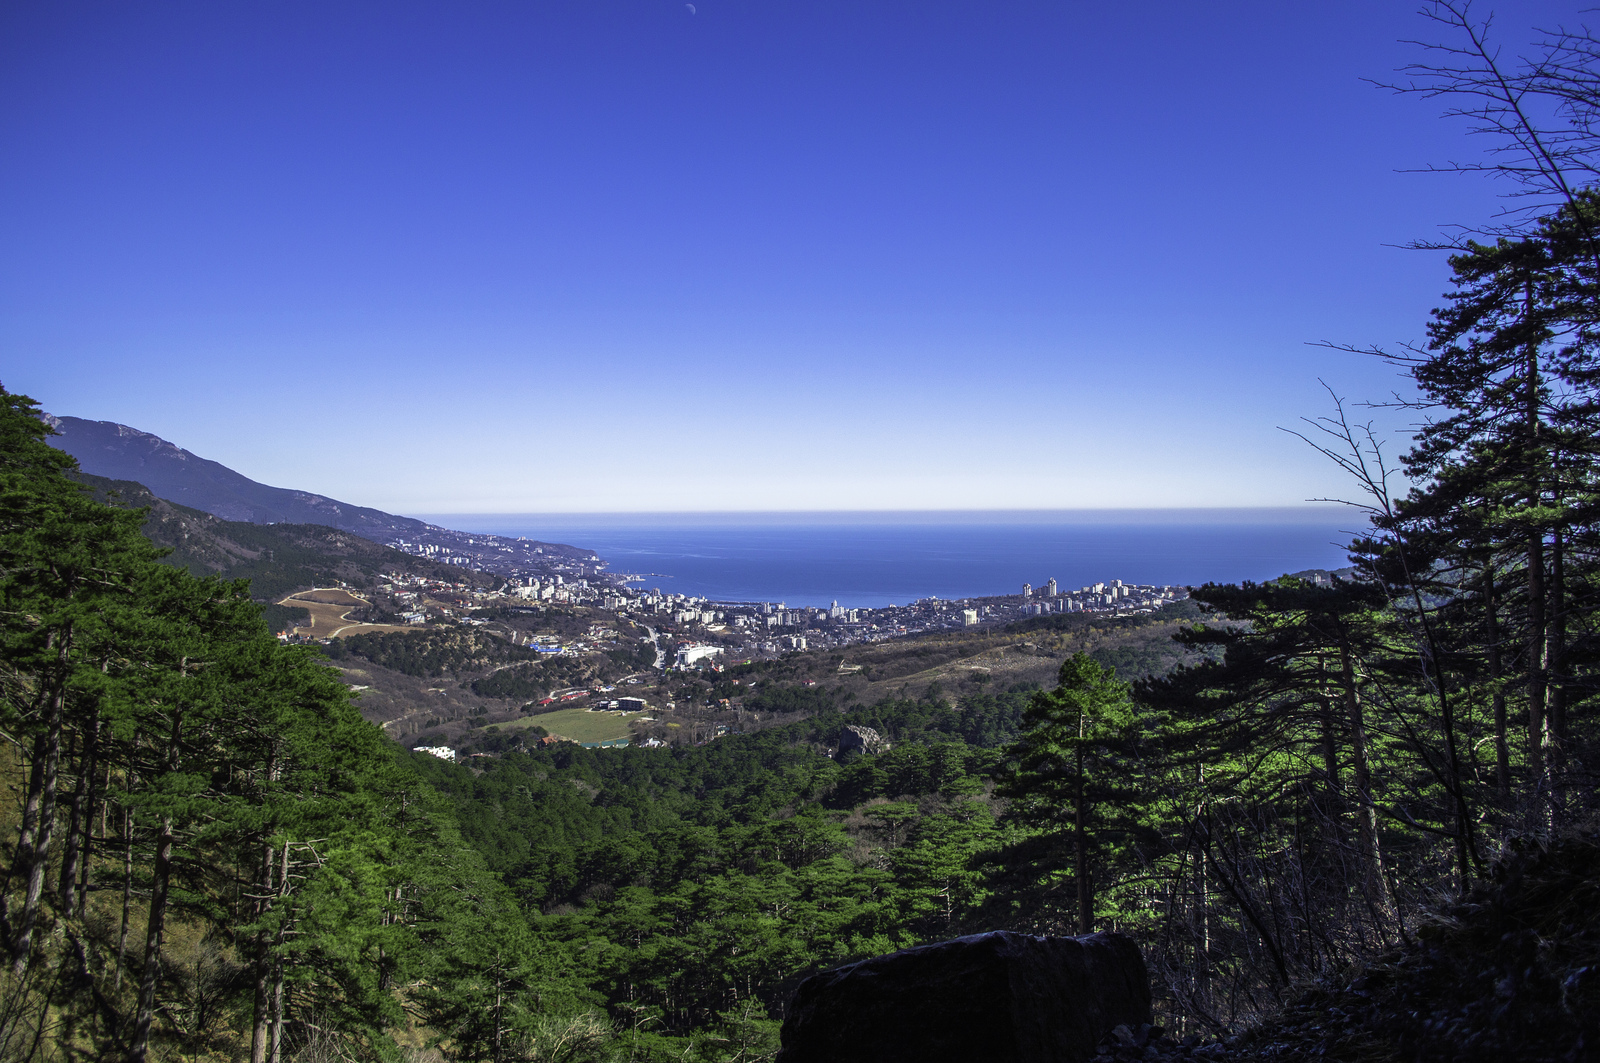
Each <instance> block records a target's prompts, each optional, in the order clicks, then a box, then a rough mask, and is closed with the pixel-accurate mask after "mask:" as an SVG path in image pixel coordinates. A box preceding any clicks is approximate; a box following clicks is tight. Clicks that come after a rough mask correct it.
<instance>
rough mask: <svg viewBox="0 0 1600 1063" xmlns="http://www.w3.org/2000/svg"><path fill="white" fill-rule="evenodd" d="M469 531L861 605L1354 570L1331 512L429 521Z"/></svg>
mask: <svg viewBox="0 0 1600 1063" xmlns="http://www.w3.org/2000/svg"><path fill="white" fill-rule="evenodd" d="M423 519H425V520H429V521H432V522H433V523H435V524H439V525H442V526H443V527H447V528H456V529H459V530H462V531H480V532H490V533H493V534H497V535H511V536H517V535H524V536H527V537H529V538H532V539H541V540H544V541H546V542H563V543H570V544H572V545H574V546H582V547H588V548H590V549H593V550H594V551H595V552H596V553H598V554H599V555H600V556H601V557H602V558H604V559H605V560H607V561H609V562H610V563H611V564H610V567H611V570H612V571H614V572H628V573H640V574H645V575H646V578H645V579H644V580H643V581H642V583H641V584H636V586H644V587H660V588H661V589H662V590H663V591H666V592H668V593H674V592H676V593H680V594H690V595H703V596H705V597H708V598H712V599H717V600H726V601H773V602H776V601H782V602H787V603H788V604H790V605H811V606H819V605H827V604H828V603H829V602H832V601H834V600H837V601H838V602H839V604H840V605H843V606H847V607H851V608H861V607H879V606H884V605H888V604H891V603H894V604H900V605H903V604H905V603H907V602H909V601H912V600H914V599H917V598H926V597H929V596H937V597H940V598H965V597H976V596H981V595H991V594H1015V593H1017V592H1018V591H1020V590H1021V589H1022V584H1023V583H1031V584H1033V585H1034V586H1035V587H1041V586H1043V585H1044V583H1045V581H1046V580H1049V579H1051V578H1052V577H1053V578H1054V579H1056V580H1057V581H1058V582H1059V584H1060V585H1061V586H1062V587H1063V588H1067V589H1073V590H1076V589H1077V588H1079V587H1082V586H1084V585H1086V584H1090V583H1096V582H1099V581H1101V580H1112V579H1121V580H1124V581H1126V582H1128V583H1154V584H1199V583H1204V582H1206V581H1208V580H1217V581H1226V582H1234V581H1238V580H1243V579H1256V580H1259V579H1270V578H1272V577H1274V576H1279V575H1282V574H1284V573H1286V572H1298V571H1302V570H1304V569H1308V568H1328V569H1333V568H1341V567H1343V566H1344V565H1346V564H1348V561H1347V560H1346V559H1345V555H1344V550H1343V549H1342V546H1341V545H1340V544H1342V543H1346V542H1348V541H1349V540H1350V538H1351V533H1352V532H1353V531H1354V530H1355V528H1356V527H1357V525H1356V524H1355V523H1353V520H1352V517H1351V516H1350V515H1349V514H1348V513H1345V512H1342V511H1339V510H1331V509H1315V510H1312V509H1305V510H1234V511H1187V512H1186V511H1154V512H1151V511H1144V512H1141V511H1121V512H1118V511H1096V512H1062V513H989V514H983V513H978V514H974V513H959V514H954V513H952V514H939V513H933V514H913V515H907V514H870V513H868V514H863V513H852V514H555V515H540V514H504V513H502V514H460V513H456V514H433V515H429V516H424V517H423Z"/></svg>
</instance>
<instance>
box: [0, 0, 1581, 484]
mask: <svg viewBox="0 0 1600 1063" xmlns="http://www.w3.org/2000/svg"><path fill="white" fill-rule="evenodd" d="M1493 6H1494V10H1495V11H1496V12H1497V18H1498V24H1499V26H1500V27H1501V30H1502V32H1503V36H1504V39H1505V41H1506V43H1507V45H1508V47H1510V48H1512V49H1514V48H1515V47H1516V45H1517V44H1518V43H1519V42H1521V41H1522V40H1524V39H1526V37H1527V36H1528V31H1529V29H1530V27H1532V26H1535V25H1541V26H1550V25H1552V24H1554V23H1556V22H1560V21H1563V20H1564V21H1567V22H1568V23H1571V22H1573V21H1576V20H1577V19H1578V17H1579V16H1578V15H1577V13H1576V12H1577V11H1578V8H1577V7H1576V6H1575V5H1565V4H1554V3H1517V4H1496V5H1493ZM1480 8H1481V9H1482V10H1488V5H1481V4H1480ZM1431 32H1432V31H1431V30H1430V29H1429V27H1428V25H1427V24H1426V23H1424V21H1423V20H1422V19H1421V18H1419V17H1418V16H1417V15H1416V14H1415V5H1413V4H1412V3H1409V2H1405V0H1400V2H1371V0H1339V2H1315V3H1313V2H1307V3H1284V2H1281V0H1279V2H1270V3H1269V2H1260V3H1243V2H1241V3H1227V2H1218V3H1206V4H1196V3H1193V2H1192V0H1190V2H1159V3H1117V4H1112V3H1104V2H1101V3H1086V2H1078V0H1058V2H1054V3H1021V2H996V3H988V4H972V3H964V4H957V3H939V2H930V0H917V2H905V3H892V2H882V3H874V2H862V0H855V2H849V3H845V2H838V3H833V2H828V3H817V2H809V3H799V2H785V0H704V2H700V0H696V3H694V5H693V9H692V10H691V7H690V5H688V4H685V3H682V2H671V0H574V2H542V0H516V2H493V0H473V2H442V0H441V2H430V3H409V2H399V0H383V2H381V3H379V2H374V3H353V2H345V3H341V2H326V0H322V2H318V3H294V2H288V0H274V2H272V3H260V2H230V3H226V4H219V3H215V2H210V0H208V2H203V3H200V2H183V0H171V2H162V3H143V4H104V3H93V4H90V3H77V2H59V3H58V2H49V3H46V2H42V0H39V2H15V0H12V2H8V3H6V4H4V5H3V6H0V158H4V159H5V160H6V161H5V164H4V166H3V167H0V381H3V383H4V384H5V386H6V387H7V388H9V389H11V390H16V391H23V392H27V393H29V394H32V395H34V396H35V397H36V398H38V399H40V400H41V401H42V402H43V403H44V404H45V406H46V408H47V409H49V410H51V411H52V412H55V413H61V414H72V415H76V416H81V417H89V418H95V419H104V420H114V421H120V422H123V423H126V424H131V425H134V426H136V427H138V428H142V429H145V430H147V431H151V432H155V433H157V434H159V435H162V436H164V437H166V438H168V439H170V440H172V441H174V442H176V443H178V444H179V445H181V446H185V447H188V448H189V449H190V450H193V451H195V452H196V453H198V454H201V455H203V456H205V457H209V458H214V459H216V460H218V461H222V462H223V463H225V464H227V465H230V466H232V467H233V468H236V469H238V470H239V471H241V472H243V473H245V474H247V475H249V476H252V477H255V478H256V479H259V480H262V481H265V482H268V483H273V484H278V485H282V486H290V487H299V488H306V489H309V490H314V491H319V492H322V493H325V494H330V495H334V496H336V497H339V498H343V499H347V500H350V501H353V502H359V503H362V504H366V505H374V506H379V507H382V508H385V509H389V510H393V511H398V512H428V513H449V512H479V513H482V512H538V511H579V512H581V511H624V510H646V511H661V510H727V509H738V510H761V509H781V510H794V509H829V510H838V509H919V510H925V509H966V508H996V507H1004V508H1034V507H1037V508H1075V507H1099V506H1147V507H1148V506H1154V507H1164V506H1234V505H1263V506H1265V505H1289V504H1294V503H1297V502H1299V501H1301V500H1303V499H1306V498H1311V497H1319V496H1325V495H1340V494H1349V493H1351V492H1350V489H1349V488H1348V486H1347V485H1345V484H1344V483H1342V482H1341V481H1340V480H1339V478H1338V477H1337V475H1336V474H1335V473H1334V472H1333V471H1332V470H1331V469H1329V468H1328V467H1326V465H1325V463H1324V462H1323V460H1322V459H1320V458H1318V457H1317V456H1316V455H1314V454H1312V453H1310V452H1309V450H1307V449H1306V448H1305V446H1304V444H1301V443H1299V442H1297V441H1296V440H1294V439H1292V438H1290V437H1288V436H1286V435H1285V434H1283V433H1282V432H1280V431H1278V430H1277V427H1278V426H1280V425H1293V424H1295V423H1296V421H1297V419H1298V418H1299V417H1301V416H1306V415H1316V414H1320V413H1323V412H1326V410H1327V407H1328V403H1327V400H1326V396H1325V394H1324V393H1323V391H1322V388H1321V385H1320V384H1319V383H1318V381H1319V378H1320V379H1321V380H1325V381H1326V382H1327V383H1328V384H1329V385H1330V386H1331V387H1333V388H1334V389H1336V390H1337V391H1338V392H1339V393H1341V394H1343V395H1346V396H1349V397H1351V398H1353V399H1363V398H1381V397H1383V396H1384V395H1386V394H1388V393H1389V392H1390V391H1392V390H1393V389H1395V388H1397V387H1401V386H1402V385H1403V383H1404V382H1403V380H1401V379H1399V378H1398V377H1396V376H1395V374H1394V371H1393V370H1392V369H1390V368H1388V367H1387V366H1384V365H1382V364H1381V363H1378V362H1376V361H1374V360H1372V359H1368V358H1362V357H1357V356H1352V355H1342V354H1336V353H1332V352H1329V351H1327V350H1325V349H1321V348H1317V347H1314V346H1310V345H1309V344H1310V343H1311V342H1314V341H1318V340H1335V341H1345V342H1350V343H1357V344H1368V343H1381V344H1393V343H1396V342H1399V341H1403V340H1414V339H1417V338H1418V337H1420V335H1421V329H1422V326H1423V324H1424V322H1425V320H1426V316H1427V313H1428V311H1429V309H1430V308H1431V307H1433V306H1435V305H1438V302H1439V294H1440V293H1441V292H1442V291H1443V290H1444V288H1445V286H1446V285H1445V278H1446V271H1445V265H1444V263H1443V261H1442V259H1441V258H1440V257H1439V256H1438V255H1435V254H1430V253H1422V252H1416V251H1408V250H1402V249H1399V248H1398V247H1397V246H1396V245H1400V244H1404V243H1406V242H1407V241H1410V240H1413V239H1417V238H1429V237H1434V236H1436V235H1437V234H1438V233H1439V232H1440V229H1441V227H1442V226H1446V225H1450V224H1452V223H1465V224H1477V223H1482V222H1484V221H1485V220H1486V219H1488V218H1489V217H1490V216H1491V215H1492V214H1493V212H1494V211H1495V210H1497V209H1499V207H1500V206H1501V201H1500V200H1498V199H1497V198H1496V197H1497V192H1498V191H1499V190H1498V189H1496V188H1494V187H1493V186H1491V185H1489V184H1488V183H1486V182H1484V181H1482V180H1479V179H1475V178H1463V177H1448V176H1427V175H1419V174H1407V173H1400V172H1397V171H1400V170H1403V169H1405V168H1408V167H1416V166H1421V165H1426V164H1429V163H1437V162H1442V161H1445V160H1449V159H1462V158H1470V157H1472V156H1473V154H1474V152H1475V151H1476V150H1478V149H1477V147H1476V146H1475V145H1474V144H1473V143H1472V142H1471V141H1470V140H1469V139H1467V138H1465V137H1463V135H1462V133H1463V130H1462V129H1461V127H1460V126H1459V125H1455V124H1452V123H1450V122H1447V121H1444V120H1441V119H1440V118H1439V117H1438V107H1437V104H1434V103H1429V102H1427V101H1423V100H1420V99H1416V98H1409V97H1407V98H1396V97H1394V96H1392V95H1390V94H1388V93H1385V92H1382V91H1380V90H1378V89H1375V88H1373V87H1372V86H1370V85H1369V84H1366V83H1365V82H1363V80H1362V79H1363V78H1378V79H1382V78H1385V77H1389V76H1390V75H1391V73H1392V71H1393V70H1394V68H1396V67H1397V66H1399V65H1401V64H1403V63H1405V62H1408V61H1412V60H1414V59H1416V58H1417V57H1418V53H1417V50H1416V49H1415V48H1414V47H1412V46H1408V45H1406V44H1403V43H1401V41H1402V39H1405V38H1415V37H1418V36H1425V35H1429V34H1430V33H1431ZM1385 427H1386V428H1392V429H1397V430H1398V429H1403V427H1404V425H1403V423H1402V422H1398V421H1393V420H1389V421H1385Z"/></svg>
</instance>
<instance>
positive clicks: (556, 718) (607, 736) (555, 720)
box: [500, 709, 644, 742]
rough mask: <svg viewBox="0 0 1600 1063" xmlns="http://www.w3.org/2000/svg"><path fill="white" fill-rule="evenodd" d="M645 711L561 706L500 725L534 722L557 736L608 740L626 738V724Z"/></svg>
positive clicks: (527, 725)
mask: <svg viewBox="0 0 1600 1063" xmlns="http://www.w3.org/2000/svg"><path fill="white" fill-rule="evenodd" d="M642 715H644V714H643V713H640V712H610V711H607V712H590V711H589V710H588V709H561V710H559V711H557V712H545V713H540V714H539V715H538V716H529V717H527V718H526V719H522V720H517V721H515V722H514V723H506V724H501V725H500V726H501V727H502V728H510V727H532V726H534V725H535V724H537V725H538V726H540V727H543V728H544V729H545V730H546V731H549V732H550V733H551V734H553V735H555V736H556V737H558V738H568V739H571V740H572V741H574V742H610V741H612V740H613V739H617V738H627V737H628V735H629V734H631V733H632V730H631V729H630V728H629V727H628V724H629V723H630V722H632V721H633V720H636V719H638V718H639V717H640V716H642Z"/></svg>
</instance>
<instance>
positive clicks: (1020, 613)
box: [387, 533, 1189, 668]
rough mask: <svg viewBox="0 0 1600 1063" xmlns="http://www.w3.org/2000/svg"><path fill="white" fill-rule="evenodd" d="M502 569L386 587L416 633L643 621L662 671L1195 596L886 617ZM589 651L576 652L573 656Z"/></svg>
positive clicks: (946, 608)
mask: <svg viewBox="0 0 1600 1063" xmlns="http://www.w3.org/2000/svg"><path fill="white" fill-rule="evenodd" d="M457 534H461V533H457ZM498 538H499V537H494V536H485V537H483V539H482V541H481V543H473V544H472V545H478V546H480V550H482V551H483V552H484V553H487V552H489V551H493V552H494V553H496V554H500V553H501V552H502V551H503V552H504V553H505V554H510V553H511V550H510V549H509V548H505V547H502V546H499V545H498V544H497V543H496V542H495V540H496V539H498ZM387 545H389V546H391V547H393V548H395V549H397V550H400V551H402V552H405V553H413V554H416V555H418V556H432V557H436V558H448V560H449V561H450V562H451V563H457V564H463V565H468V566H470V567H472V568H479V567H480V566H482V561H481V560H480V557H481V554H480V555H478V556H467V555H465V554H462V553H456V554H450V553H448V552H443V551H441V550H440V549H439V548H438V547H434V546H431V545H430V544H421V543H416V542H408V541H406V540H395V541H392V542H390V543H389V544H387ZM495 568H498V569H500V571H502V572H506V571H509V576H508V578H507V580H506V582H505V583H504V584H502V585H501V586H500V587H498V588H496V589H494V590H482V589H472V588H470V587H467V586H465V585H460V584H457V585H450V584H445V583H443V582H441V581H436V580H435V581H429V580H425V579H419V578H416V577H410V578H402V577H394V579H393V582H391V583H390V584H388V585H387V587H388V588H389V589H390V593H392V594H393V595H394V598H395V600H396V601H397V602H399V603H401V604H403V605H404V606H405V607H406V608H404V609H402V610H397V614H398V615H399V617H400V618H401V619H402V620H403V621H404V622H405V623H408V624H424V623H428V622H430V621H440V620H452V619H453V620H458V621H460V622H464V623H470V622H473V619H474V617H473V613H474V612H475V611H481V610H484V609H491V608H496V607H501V608H503V607H505V606H508V605H509V606H511V607H512V608H516V607H518V606H519V605H521V604H523V603H526V604H527V605H532V606H537V605H539V604H541V603H543V604H548V605H553V606H581V607H583V608H585V609H588V610H595V611H598V612H601V613H609V614H613V615H616V616H619V617H624V618H629V619H632V620H636V621H639V622H641V623H644V624H647V625H649V626H650V627H651V629H652V630H656V629H659V630H660V631H661V632H664V633H666V634H667V635H669V636H670V637H671V645H670V647H669V646H666V645H663V646H661V647H660V648H661V649H662V651H663V652H662V654H661V657H660V659H659V660H658V665H659V666H660V667H662V668H672V667H678V668H688V667H693V666H695V665H697V664H698V663H699V662H702V661H707V660H712V659H719V658H729V659H732V658H735V657H737V658H740V659H743V660H750V659H762V658H768V659H770V658H774V657H779V656H782V655H783V654H785V653H790V652H794V651H798V650H810V649H826V648H838V647H846V646H852V645H857V644H860V643H866V642H878V641H881V640H883V639H890V638H896V637H902V636H907V635H916V634H921V633H924V632H929V631H948V630H960V629H962V628H984V627H995V626H999V625H1003V624H1008V623H1011V622H1013V621H1016V620H1020V619H1025V618H1027V617H1032V616H1045V615H1050V614H1061V613H1110V614H1130V613H1139V612H1147V613H1148V612H1154V611H1155V610H1157V609H1159V608H1160V607H1161V606H1163V605H1167V604H1170V603H1172V602H1176V601H1180V600H1182V599H1184V598H1187V597H1188V595H1189V591H1188V588H1187V587H1180V586H1170V585H1166V586H1156V585H1151V584H1131V583H1125V582H1124V581H1122V580H1120V579H1111V580H1106V581H1103V582H1099V583H1093V584H1090V585H1087V586H1084V587H1079V588H1077V589H1075V590H1068V589H1066V588H1063V587H1061V586H1060V585H1058V583H1057V582H1056V580H1055V579H1053V578H1049V579H1046V580H1044V581H1043V582H1042V583H1041V584H1040V585H1039V586H1037V587H1035V586H1034V585H1032V584H1029V583H1024V584H1023V585H1022V588H1021V590H1020V592H1018V593H1016V594H1009V595H991V596H984V597H972V598H957V599H944V598H937V597H927V598H920V599H917V600H915V601H912V602H908V603H906V604H905V605H897V604H892V603H891V604H889V605H886V606H882V607H880V608H848V607H845V606H841V605H840V604H839V603H838V602H837V601H834V602H832V603H830V604H829V605H827V606H825V607H818V606H801V605H789V604H788V603H786V602H781V601H780V602H738V601H717V600H714V599H709V598H705V597H699V596H695V595H685V594H674V593H671V592H667V591H663V590H662V589H661V588H660V587H653V588H649V589H644V588H642V587H634V586H633V584H635V583H639V582H642V580H643V577H639V576H633V575H628V574H614V573H611V572H608V571H607V570H606V563H605V562H604V561H602V560H601V559H600V558H599V557H598V556H597V555H594V554H587V553H586V554H583V555H580V556H579V557H577V558H574V557H572V556H571V555H570V554H569V555H566V556H556V555H533V556H530V557H527V562H525V563H524V564H523V565H520V566H517V567H514V568H512V567H509V566H505V565H504V563H503V562H502V564H501V565H496V566H495ZM486 570H487V571H495V569H489V568H486ZM479 622H482V621H479ZM586 649H587V647H583V646H576V647H574V648H573V652H584V651H585V650H586Z"/></svg>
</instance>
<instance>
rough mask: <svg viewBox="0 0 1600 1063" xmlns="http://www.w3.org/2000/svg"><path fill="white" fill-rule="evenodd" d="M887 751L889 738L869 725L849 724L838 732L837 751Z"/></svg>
mask: <svg viewBox="0 0 1600 1063" xmlns="http://www.w3.org/2000/svg"><path fill="white" fill-rule="evenodd" d="M852 750H854V751H857V752H861V753H887V752H888V751H889V740H888V739H887V738H885V737H883V736H882V735H880V734H879V733H878V732H877V731H876V730H875V729H873V728H871V727H859V726H857V725H855V724H849V725H848V726H846V727H845V729H844V730H843V731H840V732H839V752H840V753H848V752H851V751H852Z"/></svg>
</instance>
